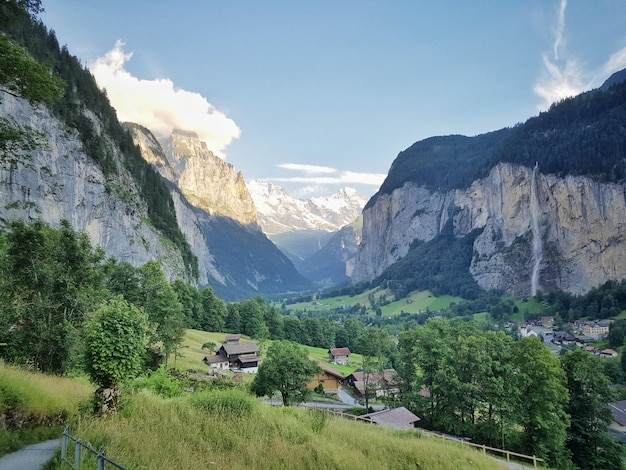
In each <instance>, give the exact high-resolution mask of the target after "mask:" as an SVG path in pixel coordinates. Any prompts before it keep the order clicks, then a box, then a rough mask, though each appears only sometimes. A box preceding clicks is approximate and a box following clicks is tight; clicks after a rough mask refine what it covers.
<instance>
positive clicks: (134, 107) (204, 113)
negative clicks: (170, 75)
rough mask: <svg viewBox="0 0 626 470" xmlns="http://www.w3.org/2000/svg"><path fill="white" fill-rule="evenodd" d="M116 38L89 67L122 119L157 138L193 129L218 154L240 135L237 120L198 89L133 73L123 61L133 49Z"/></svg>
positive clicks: (164, 79) (126, 60) (222, 154)
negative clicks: (106, 50) (192, 90)
mask: <svg viewBox="0 0 626 470" xmlns="http://www.w3.org/2000/svg"><path fill="white" fill-rule="evenodd" d="M123 46H124V44H123V43H122V42H121V41H119V40H118V41H117V42H116V43H115V46H114V47H113V49H111V50H110V51H109V52H107V53H106V54H105V55H104V56H103V57H99V58H98V59H97V60H96V61H95V62H94V63H93V64H91V66H90V67H89V69H90V71H91V73H92V74H93V75H94V77H95V78H96V81H97V82H98V85H99V86H100V87H101V88H104V89H105V90H106V93H107V95H108V97H109V100H110V101H111V104H112V105H113V107H114V108H115V109H116V110H117V114H118V118H119V119H120V121H131V122H136V123H139V124H141V125H143V126H145V127H147V128H148V129H150V130H151V131H152V132H153V133H154V134H155V135H156V136H157V138H164V137H167V136H169V135H170V134H171V133H172V130H173V129H184V130H188V131H194V132H196V133H197V134H198V137H199V138H200V140H203V141H204V142H206V144H207V146H208V148H209V149H210V150H211V151H212V152H213V153H214V154H216V155H218V156H221V157H224V153H223V152H224V150H225V148H226V147H227V146H228V145H229V144H230V143H231V142H232V141H233V139H236V138H238V137H239V135H240V133H241V131H240V129H239V127H238V126H237V124H235V122H234V121H233V120H232V119H230V118H229V117H227V116H226V115H225V114H224V113H223V112H221V111H219V110H217V109H216V108H215V107H214V106H213V105H212V104H211V103H209V102H208V100H207V99H206V98H205V97H204V96H202V95H200V94H199V93H195V92H191V91H187V90H183V89H182V88H178V87H176V86H175V85H174V83H173V82H172V81H171V80H170V79H167V78H158V79H154V80H146V79H141V78H137V77H135V76H133V75H132V74H131V73H130V72H128V71H127V70H126V69H125V68H124V65H125V63H126V62H128V61H129V60H130V59H131V57H132V55H133V53H132V52H130V53H126V52H124V50H123Z"/></svg>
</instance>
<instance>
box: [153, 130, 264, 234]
mask: <svg viewBox="0 0 626 470" xmlns="http://www.w3.org/2000/svg"><path fill="white" fill-rule="evenodd" d="M163 150H164V151H165V155H166V156H167V158H168V160H169V163H170V165H171V166H172V168H173V169H174V179H175V183H176V184H177V185H178V187H179V188H180V190H181V191H182V193H183V194H184V195H185V197H186V198H187V199H188V200H189V202H190V203H191V204H193V205H194V206H196V207H198V208H200V209H203V210H205V211H206V212H207V213H209V214H211V215H217V216H223V217H230V218H231V219H233V220H236V221H237V222H239V223H241V224H244V225H245V224H256V223H257V216H256V207H255V206H254V202H253V201H252V196H251V195H250V192H249V191H248V188H247V186H246V183H245V180H244V177H243V174H242V173H241V172H235V169H234V167H233V166H232V165H231V164H230V163H227V162H225V161H224V160H222V159H221V158H219V157H216V156H215V155H213V153H212V152H211V151H210V150H209V149H208V148H207V146H206V144H205V143H204V142H202V141H201V140H200V139H198V137H197V135H196V134H195V133H193V132H185V131H174V132H173V133H172V135H171V137H170V138H169V139H168V140H167V141H166V142H165V143H164V146H163Z"/></svg>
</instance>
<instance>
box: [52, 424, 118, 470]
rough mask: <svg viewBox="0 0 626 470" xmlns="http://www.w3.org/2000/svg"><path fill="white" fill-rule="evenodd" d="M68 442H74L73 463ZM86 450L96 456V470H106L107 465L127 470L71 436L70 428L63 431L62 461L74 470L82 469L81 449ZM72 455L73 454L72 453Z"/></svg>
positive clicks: (102, 453)
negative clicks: (69, 455)
mask: <svg viewBox="0 0 626 470" xmlns="http://www.w3.org/2000/svg"><path fill="white" fill-rule="evenodd" d="M68 441H74V461H73V462H72V460H71V458H68V445H67V444H68ZM83 448H84V449H86V450H87V451H88V452H89V453H91V454H93V455H95V456H96V470H105V463H108V464H110V465H112V466H113V467H115V468H117V469H118V470H126V467H122V466H121V465H120V464H118V463H116V462H115V461H113V460H111V459H110V458H108V457H107V456H106V455H104V452H98V451H97V450H95V449H94V448H93V447H91V446H90V445H89V444H86V443H84V442H83V441H81V440H80V439H79V438H77V437H74V436H72V435H71V434H70V428H69V426H67V427H66V428H65V429H64V430H63V436H62V437H61V461H62V462H65V463H66V464H68V465H69V466H70V467H72V468H73V469H74V470H78V469H79V468H80V460H81V457H82V451H81V449H83ZM70 453H71V452H70Z"/></svg>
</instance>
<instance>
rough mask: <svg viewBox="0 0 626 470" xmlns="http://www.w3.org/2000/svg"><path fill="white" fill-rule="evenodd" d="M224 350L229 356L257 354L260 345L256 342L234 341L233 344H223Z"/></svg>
mask: <svg viewBox="0 0 626 470" xmlns="http://www.w3.org/2000/svg"><path fill="white" fill-rule="evenodd" d="M222 349H223V350H224V352H225V353H226V355H227V356H228V357H230V356H232V355H233V354H236V355H240V354H256V353H258V352H259V347H258V346H257V345H256V343H232V344H222V347H221V348H220V351H221V350H222Z"/></svg>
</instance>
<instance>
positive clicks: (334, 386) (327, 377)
mask: <svg viewBox="0 0 626 470" xmlns="http://www.w3.org/2000/svg"><path fill="white" fill-rule="evenodd" d="M318 366H319V367H320V369H321V371H320V372H318V373H317V374H315V376H314V377H313V379H312V380H311V381H310V382H309V383H308V385H307V388H309V389H311V390H313V389H315V388H317V387H318V386H319V385H320V384H321V385H322V387H323V388H324V393H327V394H329V395H337V394H338V393H339V389H340V388H341V383H342V382H343V380H344V379H345V377H344V375H343V374H342V373H341V372H339V371H338V370H337V369H333V368H332V367H330V366H328V365H326V364H324V363H321V362H320V363H318Z"/></svg>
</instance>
